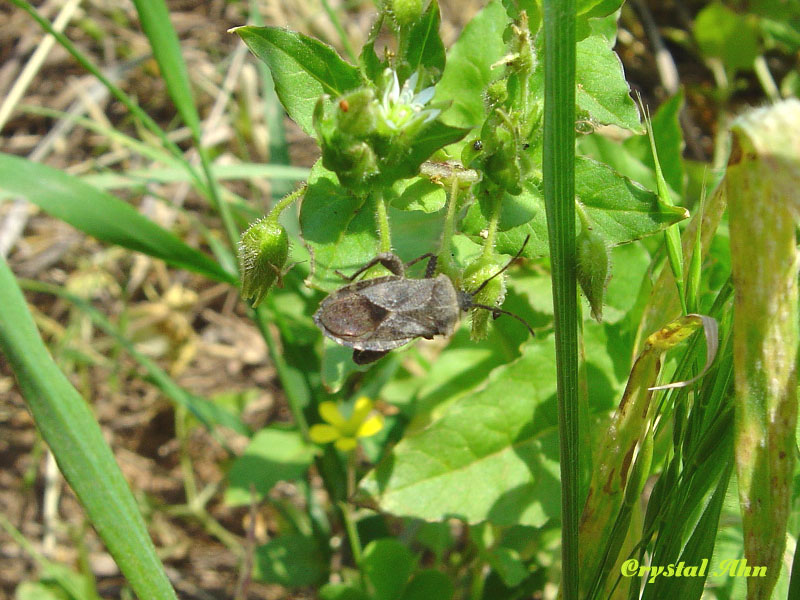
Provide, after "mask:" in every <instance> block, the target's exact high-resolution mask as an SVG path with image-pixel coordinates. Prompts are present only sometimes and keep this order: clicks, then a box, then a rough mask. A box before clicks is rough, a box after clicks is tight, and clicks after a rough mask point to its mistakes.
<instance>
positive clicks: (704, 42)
mask: <svg viewBox="0 0 800 600" xmlns="http://www.w3.org/2000/svg"><path fill="white" fill-rule="evenodd" d="M693 33H694V38H695V39H696V40H697V45H698V46H700V50H701V51H702V52H703V54H704V55H705V56H706V57H707V58H718V59H720V60H721V61H722V62H723V63H724V64H725V67H727V69H728V70H729V71H731V72H733V71H738V70H749V69H752V68H753V61H755V59H756V56H758V37H757V36H756V33H755V30H754V28H753V26H752V25H751V21H750V19H748V18H746V17H745V16H743V15H739V14H737V13H735V12H733V11H732V10H731V9H729V8H727V7H726V6H724V5H722V4H719V3H718V2H713V3H711V4H709V5H708V6H706V7H705V8H704V9H703V10H701V11H700V12H699V13H698V14H697V17H695V20H694V30H693Z"/></svg>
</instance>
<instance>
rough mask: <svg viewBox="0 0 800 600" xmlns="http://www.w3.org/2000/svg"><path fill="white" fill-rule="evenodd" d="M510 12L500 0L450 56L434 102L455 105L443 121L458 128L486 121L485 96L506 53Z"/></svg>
mask: <svg viewBox="0 0 800 600" xmlns="http://www.w3.org/2000/svg"><path fill="white" fill-rule="evenodd" d="M506 21H507V19H506V13H505V10H504V9H503V6H502V4H501V3H500V2H498V1H497V0H494V1H493V2H490V3H489V4H487V5H486V8H484V9H483V10H481V12H479V13H478V14H477V15H476V16H475V17H474V18H473V19H472V20H471V21H470V22H469V23H468V24H467V25H466V27H464V30H463V31H462V32H461V36H460V37H459V38H458V41H457V42H456V43H455V44H453V46H452V48H450V50H449V52H448V53H447V65H446V66H445V69H444V73H443V75H442V79H441V80H440V81H439V83H438V84H437V85H436V95H435V96H434V98H433V102H448V101H450V102H452V104H451V106H450V108H449V109H448V110H446V111H445V112H444V113H443V114H442V120H443V121H444V122H445V123H448V124H449V125H453V126H456V127H475V126H477V125H479V124H480V123H481V122H482V121H483V118H484V115H485V113H486V109H485V107H484V102H483V93H484V91H485V90H486V86H487V85H488V84H489V83H490V82H491V81H492V80H493V79H494V78H495V76H496V75H495V73H494V72H493V70H492V68H491V65H493V64H494V63H496V62H497V61H499V60H500V59H501V58H503V56H505V54H506V44H505V42H503V30H504V29H505V27H506V24H507V23H506Z"/></svg>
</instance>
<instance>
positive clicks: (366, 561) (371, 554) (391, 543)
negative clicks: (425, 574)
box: [361, 538, 415, 600]
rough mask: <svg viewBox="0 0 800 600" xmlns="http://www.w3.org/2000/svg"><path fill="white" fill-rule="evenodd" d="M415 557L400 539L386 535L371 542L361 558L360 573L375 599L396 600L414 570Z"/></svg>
mask: <svg viewBox="0 0 800 600" xmlns="http://www.w3.org/2000/svg"><path fill="white" fill-rule="evenodd" d="M414 562H415V560H414V557H413V556H412V555H411V552H410V551H409V550H408V548H406V547H405V546H404V545H403V544H402V543H401V542H399V541H397V540H395V539H391V538H384V539H380V540H375V541H374V542H370V544H369V545H368V546H367V547H366V548H365V549H364V554H363V556H362V557H361V572H362V573H363V575H364V579H366V581H367V582H368V584H369V585H370V587H371V589H372V590H373V594H372V597H373V598H374V600H397V599H398V598H400V595H401V594H402V593H403V589H404V588H405V587H406V582H407V581H408V578H409V576H410V575H411V572H412V570H413V569H414Z"/></svg>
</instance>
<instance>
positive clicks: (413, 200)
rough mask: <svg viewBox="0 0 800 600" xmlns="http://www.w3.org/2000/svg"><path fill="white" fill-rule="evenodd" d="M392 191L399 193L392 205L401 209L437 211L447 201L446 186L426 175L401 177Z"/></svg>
mask: <svg viewBox="0 0 800 600" xmlns="http://www.w3.org/2000/svg"><path fill="white" fill-rule="evenodd" d="M392 191H393V192H394V193H395V194H397V198H395V199H394V200H392V206H393V207H394V208H399V209H401V210H421V211H422V212H426V213H435V212H438V211H440V210H442V208H444V205H445V202H446V201H447V195H446V194H445V191H444V188H443V187H442V186H441V185H436V184H435V183H433V182H432V181H431V180H430V179H428V178H426V177H413V178H411V179H400V180H398V181H397V182H396V183H395V184H394V185H393V186H392Z"/></svg>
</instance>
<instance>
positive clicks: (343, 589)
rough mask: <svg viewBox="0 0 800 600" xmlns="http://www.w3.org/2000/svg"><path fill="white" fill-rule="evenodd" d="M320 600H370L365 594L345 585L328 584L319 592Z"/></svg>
mask: <svg viewBox="0 0 800 600" xmlns="http://www.w3.org/2000/svg"><path fill="white" fill-rule="evenodd" d="M319 598H320V600H369V599H368V598H367V596H366V595H364V592H362V591H361V590H359V589H358V588H354V587H352V586H349V585H347V584H344V583H326V584H325V585H323V586H322V588H321V589H320V590H319Z"/></svg>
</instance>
